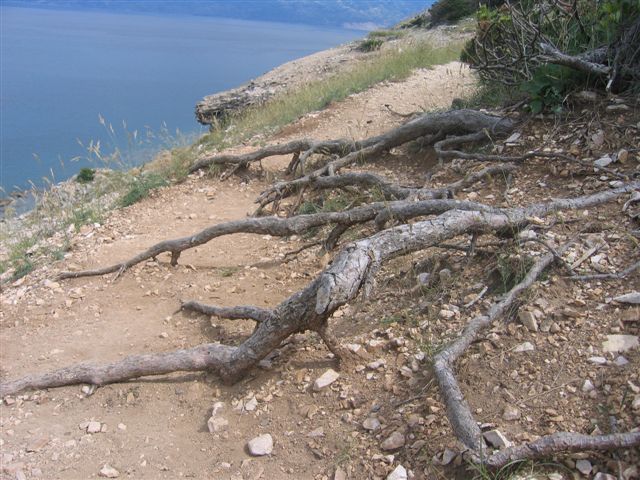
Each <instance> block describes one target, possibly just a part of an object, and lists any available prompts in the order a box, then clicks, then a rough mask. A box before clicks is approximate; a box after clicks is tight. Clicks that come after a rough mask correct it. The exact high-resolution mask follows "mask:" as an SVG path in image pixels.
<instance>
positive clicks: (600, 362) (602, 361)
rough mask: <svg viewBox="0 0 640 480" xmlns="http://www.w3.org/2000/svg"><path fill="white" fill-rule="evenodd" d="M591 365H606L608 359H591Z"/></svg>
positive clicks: (589, 359) (589, 360)
mask: <svg viewBox="0 0 640 480" xmlns="http://www.w3.org/2000/svg"><path fill="white" fill-rule="evenodd" d="M587 361H588V362H589V363H593V364H594V365H606V364H607V359H606V358H604V357H589V358H588V359H587Z"/></svg>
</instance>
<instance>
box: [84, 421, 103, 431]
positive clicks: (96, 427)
mask: <svg viewBox="0 0 640 480" xmlns="http://www.w3.org/2000/svg"><path fill="white" fill-rule="evenodd" d="M101 429H102V424H101V423H100V422H93V421H92V422H89V423H88V424H87V433H98V432H100V430H101Z"/></svg>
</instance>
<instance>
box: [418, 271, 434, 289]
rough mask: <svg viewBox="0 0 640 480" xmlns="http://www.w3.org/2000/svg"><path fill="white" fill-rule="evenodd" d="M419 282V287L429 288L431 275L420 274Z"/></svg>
mask: <svg viewBox="0 0 640 480" xmlns="http://www.w3.org/2000/svg"><path fill="white" fill-rule="evenodd" d="M417 280H418V285H421V286H423V287H428V286H429V284H430V283H431V274H430V273H426V272H425V273H420V274H418V276H417Z"/></svg>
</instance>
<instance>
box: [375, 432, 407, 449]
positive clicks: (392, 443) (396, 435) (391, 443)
mask: <svg viewBox="0 0 640 480" xmlns="http://www.w3.org/2000/svg"><path fill="white" fill-rule="evenodd" d="M404 442H405V438H404V435H403V434H402V433H401V432H399V431H397V430H396V431H395V432H393V433H392V434H391V435H389V436H388V437H387V438H386V439H385V440H384V441H383V442H382V443H381V444H380V448H381V449H382V450H396V449H398V448H400V447H403V446H404Z"/></svg>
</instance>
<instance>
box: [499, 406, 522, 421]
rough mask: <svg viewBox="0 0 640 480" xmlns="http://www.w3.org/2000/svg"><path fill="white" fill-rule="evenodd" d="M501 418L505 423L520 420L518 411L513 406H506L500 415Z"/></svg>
mask: <svg viewBox="0 0 640 480" xmlns="http://www.w3.org/2000/svg"><path fill="white" fill-rule="evenodd" d="M502 418H504V419H505V420H507V421H511V420H517V419H519V418H520V410H519V409H518V408H517V407H514V406H513V405H507V406H506V407H505V409H504V412H503V413H502Z"/></svg>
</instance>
